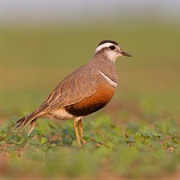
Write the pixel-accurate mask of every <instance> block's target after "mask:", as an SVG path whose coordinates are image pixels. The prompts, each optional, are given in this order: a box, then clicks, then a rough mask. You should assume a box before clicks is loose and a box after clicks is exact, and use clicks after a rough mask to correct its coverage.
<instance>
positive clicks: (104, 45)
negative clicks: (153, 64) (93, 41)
mask: <svg viewBox="0 0 180 180" xmlns="http://www.w3.org/2000/svg"><path fill="white" fill-rule="evenodd" d="M95 55H103V56H105V57H106V58H108V59H109V60H111V61H115V60H116V59H117V58H118V57H120V56H127V57H131V55H130V54H129V53H127V52H125V51H123V50H122V48H121V46H120V45H119V44H118V43H117V42H116V41H112V40H103V41H101V42H100V43H99V44H98V46H97V48H96V51H95Z"/></svg>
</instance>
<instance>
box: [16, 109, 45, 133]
mask: <svg viewBox="0 0 180 180" xmlns="http://www.w3.org/2000/svg"><path fill="white" fill-rule="evenodd" d="M43 110H44V109H41V108H38V109H37V110H35V111H33V112H32V113H31V114H29V115H27V116H24V117H23V118H21V119H19V120H18V121H17V122H16V125H15V127H14V129H15V128H18V127H21V131H22V130H23V129H24V128H25V127H26V126H27V125H28V124H29V125H30V127H29V131H28V136H29V135H30V134H31V132H32V130H33V129H34V127H35V125H36V121H37V119H38V118H40V117H44V115H45V114H46V113H45V112H44V111H43Z"/></svg>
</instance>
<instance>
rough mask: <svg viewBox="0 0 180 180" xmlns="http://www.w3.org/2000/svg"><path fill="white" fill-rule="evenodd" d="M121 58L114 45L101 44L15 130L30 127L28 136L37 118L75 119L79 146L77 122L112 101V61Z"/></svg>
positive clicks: (114, 81)
mask: <svg viewBox="0 0 180 180" xmlns="http://www.w3.org/2000/svg"><path fill="white" fill-rule="evenodd" d="M123 55H124V56H130V55H129V54H128V53H125V52H124V51H122V49H121V47H120V46H119V45H118V43H117V42H115V41H110V40H104V41H102V42H101V43H100V44H99V45H98V46H97V48H96V52H95V54H94V57H93V59H92V60H91V61H89V62H88V63H87V64H85V65H84V66H82V67H80V68H78V69H77V70H75V71H74V72H73V73H72V74H70V75H69V76H67V77H66V78H65V79H64V80H63V81H61V82H60V83H59V84H58V85H57V87H56V88H55V89H54V90H53V91H52V92H51V93H50V95H49V96H48V98H47V99H46V100H45V101H44V102H43V103H42V104H41V105H40V107H39V108H37V109H36V110H35V111H33V112H32V113H31V114H29V115H27V116H25V117H23V118H21V119H20V120H18V121H17V123H16V128H17V127H21V129H23V128H24V127H25V126H26V125H28V124H30V129H29V132H28V135H30V133H31V132H32V130H33V129H34V126H35V124H36V121H37V119H38V118H41V117H46V118H55V119H60V120H63V119H75V120H74V129H75V134H76V138H77V141H78V144H79V146H81V142H82V143H84V142H85V141H84V140H83V129H82V121H81V119H82V118H83V117H84V116H86V115H88V114H91V113H93V112H95V111H97V110H99V109H101V108H102V107H104V106H105V105H106V104H107V103H108V102H109V101H110V99H111V98H112V96H113V94H114V92H115V89H116V86H117V75H116V69H115V60H116V59H117V58H118V57H119V56H123Z"/></svg>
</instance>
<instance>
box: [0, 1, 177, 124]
mask: <svg viewBox="0 0 180 180" xmlns="http://www.w3.org/2000/svg"><path fill="white" fill-rule="evenodd" d="M179 7H180V1H147V0H144V1H86V0H84V1H60V0H59V1H41V0H38V1H34V0H33V1H30V0H20V1H16V0H14V1H9V0H1V13H0V16H1V114H2V115H1V119H0V122H1V123H2V121H4V120H7V119H8V118H9V119H12V117H13V118H14V119H17V118H19V117H20V116H22V115H25V114H26V113H29V112H30V111H32V110H34V109H35V108H36V107H37V106H38V105H39V104H40V103H41V102H42V101H43V100H44V99H45V98H46V97H47V95H48V94H49V92H50V91H51V90H52V89H53V88H54V87H55V86H56V84H57V83H58V82H59V81H60V80H62V79H63V78H64V77H65V76H66V75H68V74H69V73H70V72H72V71H73V70H74V69H75V68H77V67H79V66H81V65H82V64H84V63H86V62H87V61H88V60H90V59H91V58H92V56H93V54H94V51H95V48H96V46H97V44H98V43H99V42H100V41H101V40H104V39H112V40H115V41H117V42H119V44H121V46H122V47H123V49H124V50H125V51H127V52H129V53H130V54H132V58H125V57H123V58H121V59H119V60H118V61H117V62H116V65H117V71H118V81H119V85H118V89H117V92H116V95H115V97H114V99H113V100H112V102H111V104H110V105H109V106H108V107H107V108H106V109H105V110H104V111H106V112H107V113H109V114H111V115H112V116H113V115H114V119H118V120H119V119H122V120H127V119H128V120H130V121H131V120H132V121H133V120H135V119H138V118H140V119H141V120H142V117H143V120H144V119H147V120H152V121H153V120H156V119H157V118H171V117H172V118H175V119H177V118H178V115H179V114H180V107H179V99H180V93H179V92H180V51H179V47H180V33H179V32H180V21H179V18H180V10H179ZM115 110H116V113H117V114H118V115H115V113H111V112H112V111H113V112H114V111H115ZM104 111H103V112H104ZM122 111H123V113H122ZM132 113H134V114H133V115H132V116H131V114H132ZM139 114H140V115H139ZM137 116H141V117H137Z"/></svg>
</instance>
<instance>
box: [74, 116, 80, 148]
mask: <svg viewBox="0 0 180 180" xmlns="http://www.w3.org/2000/svg"><path fill="white" fill-rule="evenodd" d="M80 120H81V118H79V117H77V118H75V120H74V131H75V135H76V139H77V142H78V145H79V146H80V147H81V141H80V137H79V121H80Z"/></svg>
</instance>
